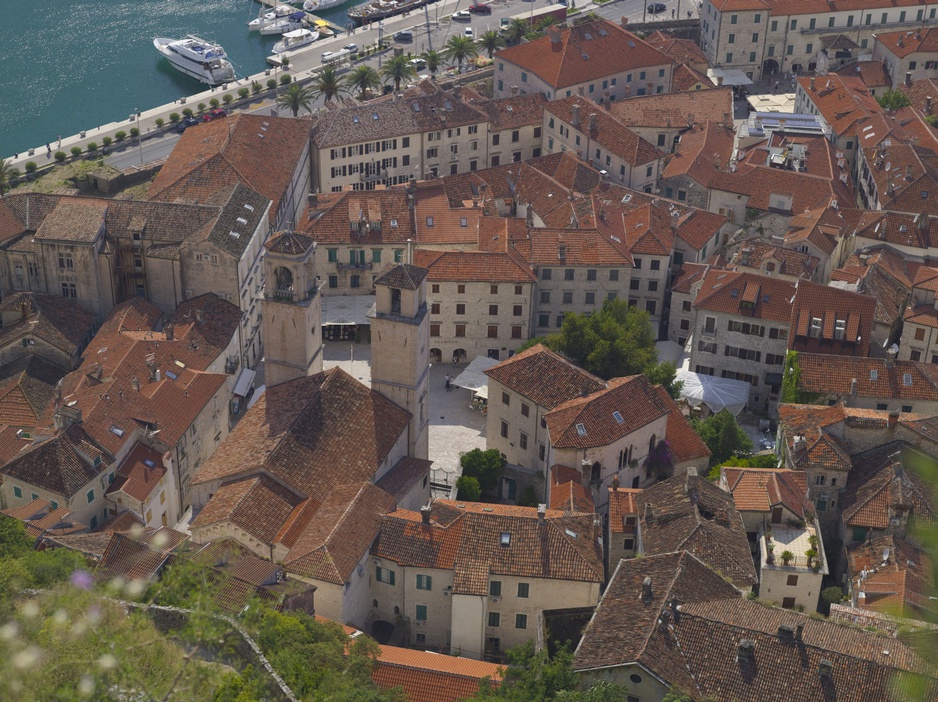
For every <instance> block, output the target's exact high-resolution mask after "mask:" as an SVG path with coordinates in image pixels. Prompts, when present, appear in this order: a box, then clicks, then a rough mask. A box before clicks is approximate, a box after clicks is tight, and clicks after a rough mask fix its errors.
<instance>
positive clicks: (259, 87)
mask: <svg viewBox="0 0 938 702" xmlns="http://www.w3.org/2000/svg"><path fill="white" fill-rule="evenodd" d="M263 89H264V86H263V85H261V84H260V83H258V82H257V81H254V82H253V83H251V92H252V93H254V94H255V95H257V94H258V93H259V92H260V91H262V90H263Z"/></svg>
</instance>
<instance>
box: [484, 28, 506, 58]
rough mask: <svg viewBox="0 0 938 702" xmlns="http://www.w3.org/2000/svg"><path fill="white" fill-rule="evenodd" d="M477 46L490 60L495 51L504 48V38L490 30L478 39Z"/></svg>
mask: <svg viewBox="0 0 938 702" xmlns="http://www.w3.org/2000/svg"><path fill="white" fill-rule="evenodd" d="M479 46H481V47H482V48H483V49H485V50H486V51H487V52H488V55H489V58H492V56H493V55H494V54H495V52H496V51H498V50H499V49H504V48H505V37H503V36H502V35H501V33H500V32H496V31H495V30H494V29H490V30H489V31H487V32H484V33H483V34H482V36H481V37H479Z"/></svg>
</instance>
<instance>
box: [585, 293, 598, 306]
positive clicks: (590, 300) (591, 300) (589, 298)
mask: <svg viewBox="0 0 938 702" xmlns="http://www.w3.org/2000/svg"><path fill="white" fill-rule="evenodd" d="M584 301H585V302H586V304H587V305H595V304H596V293H594V292H588V293H586V295H585V297H584Z"/></svg>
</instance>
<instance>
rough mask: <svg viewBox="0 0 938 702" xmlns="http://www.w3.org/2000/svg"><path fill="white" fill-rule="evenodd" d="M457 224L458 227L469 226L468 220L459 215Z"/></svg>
mask: <svg viewBox="0 0 938 702" xmlns="http://www.w3.org/2000/svg"><path fill="white" fill-rule="evenodd" d="M459 226H460V227H468V226H469V220H468V219H466V218H465V217H460V218H459Z"/></svg>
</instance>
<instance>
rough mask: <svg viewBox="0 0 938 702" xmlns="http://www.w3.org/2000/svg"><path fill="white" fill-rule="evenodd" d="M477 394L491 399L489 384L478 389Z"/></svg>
mask: <svg viewBox="0 0 938 702" xmlns="http://www.w3.org/2000/svg"><path fill="white" fill-rule="evenodd" d="M475 395H476V397H479V398H482V399H483V400H487V399H489V386H488V385H483V386H482V387H481V388H479V389H478V390H476V392H475Z"/></svg>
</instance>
